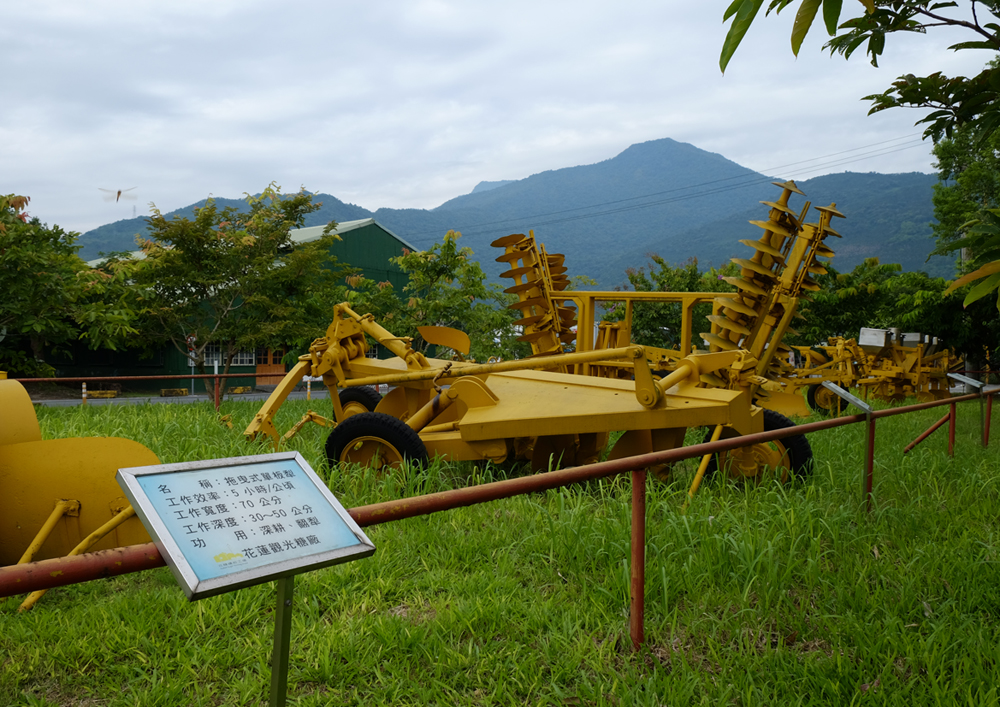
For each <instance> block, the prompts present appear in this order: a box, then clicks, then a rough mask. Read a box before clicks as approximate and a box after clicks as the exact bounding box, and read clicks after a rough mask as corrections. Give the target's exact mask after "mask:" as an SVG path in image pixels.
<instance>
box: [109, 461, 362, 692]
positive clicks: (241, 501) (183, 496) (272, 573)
mask: <svg viewBox="0 0 1000 707" xmlns="http://www.w3.org/2000/svg"><path fill="white" fill-rule="evenodd" d="M117 480H118V483H119V485H120V486H121V487H122V489H123V490H124V491H125V494H126V495H127V496H128V498H129V500H130V501H131V502H132V506H133V508H135V511H136V515H138V516H139V518H140V519H141V520H142V523H143V525H144V526H145V527H146V530H148V531H149V534H150V536H151V537H152V538H153V542H154V543H156V547H157V549H159V551H160V554H161V555H162V556H163V558H164V559H165V560H166V562H167V565H168V566H169V567H170V570H171V572H173V574H174V577H175V578H176V579H177V582H178V583H179V584H180V585H181V588H182V589H183V590H184V593H185V594H186V595H187V598H188V599H189V600H191V601H195V600H197V599H202V598H204V597H210V596H215V595H217V594H222V593H224V592H229V591H233V590H234V589H239V588H241V587H249V586H252V585H255V584H261V583H263V582H269V581H271V580H277V610H276V611H275V624H274V655H273V660H272V667H271V702H270V704H271V705H272V706H275V707H279V706H281V705H284V704H285V691H286V684H287V678H288V651H289V643H290V637H291V626H292V623H291V621H292V600H293V591H294V586H295V575H296V574H297V573H299V572H305V571H309V570H314V569H319V568H321V567H329V566H330V565H335V564H340V563H342V562H348V561H350V560H355V559H360V558H362V557H368V556H370V555H372V554H373V553H374V552H375V546H374V545H373V544H372V542H371V541H370V540H369V539H368V536H366V535H365V533H364V531H362V530H361V528H360V527H359V526H358V524H357V523H355V522H354V519H353V518H351V516H350V515H349V514H348V513H347V511H346V510H345V509H344V507H343V506H342V505H341V504H340V501H338V500H337V499H336V498H335V497H334V495H333V494H332V493H330V490H329V489H328V488H327V487H326V485H325V484H324V483H323V481H322V480H321V479H320V478H319V477H318V476H317V475H316V473H315V472H314V471H313V470H312V469H311V468H310V467H309V465H308V464H307V463H306V461H305V459H303V458H302V456H301V455H300V454H299V453H298V452H283V453H279V454H262V455H259V456H253V457H233V458H229V459H215V460H209V461H197V462H187V463H183V464H159V465H156V466H145V467H132V468H128V469H119V470H118V475H117Z"/></svg>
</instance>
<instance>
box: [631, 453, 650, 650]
mask: <svg viewBox="0 0 1000 707" xmlns="http://www.w3.org/2000/svg"><path fill="white" fill-rule="evenodd" d="M629 567H630V569H631V572H630V574H631V582H630V590H631V591H630V594H631V599H632V602H631V606H630V607H629V634H630V635H631V637H632V649H633V650H639V647H640V646H641V645H642V644H643V642H644V641H645V640H646V636H645V629H644V622H645V615H646V470H645V469H638V470H636V471H633V472H632V561H631V562H630V563H629Z"/></svg>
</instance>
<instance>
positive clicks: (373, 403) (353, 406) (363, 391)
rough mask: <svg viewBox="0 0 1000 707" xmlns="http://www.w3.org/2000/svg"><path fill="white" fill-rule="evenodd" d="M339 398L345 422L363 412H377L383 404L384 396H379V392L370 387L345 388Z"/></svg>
mask: <svg viewBox="0 0 1000 707" xmlns="http://www.w3.org/2000/svg"><path fill="white" fill-rule="evenodd" d="M338 397H339V398H340V406H341V407H342V408H343V410H344V419H345V420H346V419H347V418H348V417H353V416H354V415H358V414H360V413H363V412H375V408H376V407H377V406H378V404H379V403H380V402H382V396H381V395H379V392H378V391H377V390H376V389H375V388H371V387H369V386H356V387H353V388H344V389H343V390H341V391H340V393H339V395H338Z"/></svg>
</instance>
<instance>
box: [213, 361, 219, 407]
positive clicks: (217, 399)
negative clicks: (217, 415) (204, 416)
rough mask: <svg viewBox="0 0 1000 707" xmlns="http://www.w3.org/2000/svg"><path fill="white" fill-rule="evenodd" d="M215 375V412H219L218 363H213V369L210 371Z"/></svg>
mask: <svg viewBox="0 0 1000 707" xmlns="http://www.w3.org/2000/svg"><path fill="white" fill-rule="evenodd" d="M212 372H213V373H215V379H214V380H215V411H216V412H218V411H219V361H218V360H216V361H215V368H214V370H213V371H212Z"/></svg>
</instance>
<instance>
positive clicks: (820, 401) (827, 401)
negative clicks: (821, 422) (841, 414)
mask: <svg viewBox="0 0 1000 707" xmlns="http://www.w3.org/2000/svg"><path fill="white" fill-rule="evenodd" d="M814 398H815V400H816V404H817V405H819V406H820V407H821V408H822V409H824V410H831V411H832V410H834V409H836V407H837V403H836V400H837V396H836V395H834V394H833V393H831V392H830V391H829V390H827V389H826V388H824V387H823V386H820V387H819V388H817V389H816V394H815V396H814Z"/></svg>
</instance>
